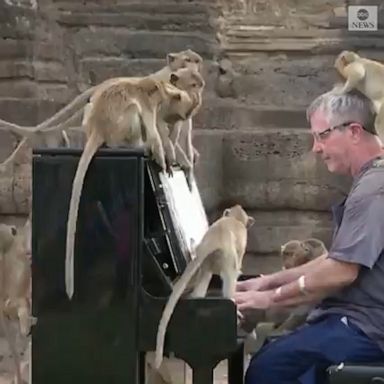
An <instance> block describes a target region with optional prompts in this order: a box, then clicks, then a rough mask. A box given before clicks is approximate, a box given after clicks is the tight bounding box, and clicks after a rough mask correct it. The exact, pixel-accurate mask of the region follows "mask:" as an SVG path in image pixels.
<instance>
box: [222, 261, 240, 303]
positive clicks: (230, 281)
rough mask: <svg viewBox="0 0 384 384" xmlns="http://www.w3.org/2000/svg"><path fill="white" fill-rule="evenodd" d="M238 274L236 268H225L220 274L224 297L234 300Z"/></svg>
mask: <svg viewBox="0 0 384 384" xmlns="http://www.w3.org/2000/svg"><path fill="white" fill-rule="evenodd" d="M238 275H239V273H238V271H237V270H236V269H235V268H225V269H223V270H222V272H221V274H220V276H221V279H222V280H223V297H225V298H227V299H230V300H233V298H234V296H235V292H236V282H237V278H238Z"/></svg>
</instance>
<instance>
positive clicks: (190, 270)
mask: <svg viewBox="0 0 384 384" xmlns="http://www.w3.org/2000/svg"><path fill="white" fill-rule="evenodd" d="M207 256H208V255H207V254H202V255H201V256H200V255H199V256H196V257H195V258H193V259H192V260H191V262H190V263H188V265H187V267H186V269H185V271H184V273H183V274H182V275H181V277H180V279H179V280H178V281H177V283H176V284H175V286H174V287H173V291H172V293H171V296H170V297H169V299H168V302H167V304H166V306H165V308H164V311H163V315H162V317H161V320H160V323H159V328H158V330H157V338H156V356H155V368H156V369H159V368H160V366H161V363H162V361H163V352H164V339H165V332H166V330H167V326H168V323H169V320H170V319H171V316H172V314H173V311H174V309H175V307H176V304H177V302H178V301H179V299H180V297H181V295H182V293H183V292H184V290H185V288H186V287H187V284H188V283H189V281H190V280H191V278H192V277H193V275H194V274H195V273H196V271H197V270H198V268H199V267H200V266H201V264H202V263H203V261H204V260H205V258H206V257H207Z"/></svg>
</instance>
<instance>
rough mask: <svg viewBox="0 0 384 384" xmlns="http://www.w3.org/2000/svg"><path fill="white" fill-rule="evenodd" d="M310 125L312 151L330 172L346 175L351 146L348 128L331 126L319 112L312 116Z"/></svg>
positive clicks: (348, 168) (348, 169)
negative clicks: (319, 157)
mask: <svg viewBox="0 0 384 384" xmlns="http://www.w3.org/2000/svg"><path fill="white" fill-rule="evenodd" d="M310 123H311V133H312V135H313V147H312V151H313V152H314V153H316V154H318V155H320V156H321V158H322V160H323V161H324V163H325V165H326V166H327V168H328V170H329V171H330V172H334V173H340V174H348V173H349V172H350V164H349V153H350V147H351V144H352V143H351V137H350V135H349V132H348V127H342V126H337V127H335V125H331V124H330V123H329V121H328V119H327V118H326V115H325V114H324V113H323V112H321V111H316V112H315V113H313V114H312V116H311V118H310ZM341 123H342V122H341Z"/></svg>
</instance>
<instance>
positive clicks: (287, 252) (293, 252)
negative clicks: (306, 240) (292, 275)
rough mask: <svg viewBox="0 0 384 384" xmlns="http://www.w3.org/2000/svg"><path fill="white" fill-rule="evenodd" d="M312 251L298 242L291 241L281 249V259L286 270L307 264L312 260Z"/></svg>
mask: <svg viewBox="0 0 384 384" xmlns="http://www.w3.org/2000/svg"><path fill="white" fill-rule="evenodd" d="M310 256H311V251H310V249H309V248H308V247H307V246H306V245H305V244H303V243H302V242H301V241H298V240H291V241H289V242H288V243H286V244H284V245H283V246H282V247H281V258H282V263H283V268H284V269H290V268H294V267H298V266H299V265H302V264H305V263H306V262H308V261H310V260H311V257H310Z"/></svg>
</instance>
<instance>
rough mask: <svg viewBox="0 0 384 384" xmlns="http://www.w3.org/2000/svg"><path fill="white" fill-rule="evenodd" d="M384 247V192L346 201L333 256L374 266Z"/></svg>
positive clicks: (331, 250)
mask: <svg viewBox="0 0 384 384" xmlns="http://www.w3.org/2000/svg"><path fill="white" fill-rule="evenodd" d="M383 249H384V195H383V194H381V193H378V194H374V195H369V196H367V195H366V196H364V197H363V196H360V197H359V198H358V199H353V200H351V201H349V202H347V203H346V205H345V210H344V214H343V219H342V222H341V225H340V227H339V230H338V232H337V233H336V236H335V237H334V240H333V243H332V246H331V249H330V250H329V257H330V258H332V259H335V260H340V261H345V262H350V263H357V264H360V265H362V266H365V267H367V268H372V267H373V265H374V264H375V262H376V260H377V259H378V258H379V256H380V254H381V252H382V251H383Z"/></svg>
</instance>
